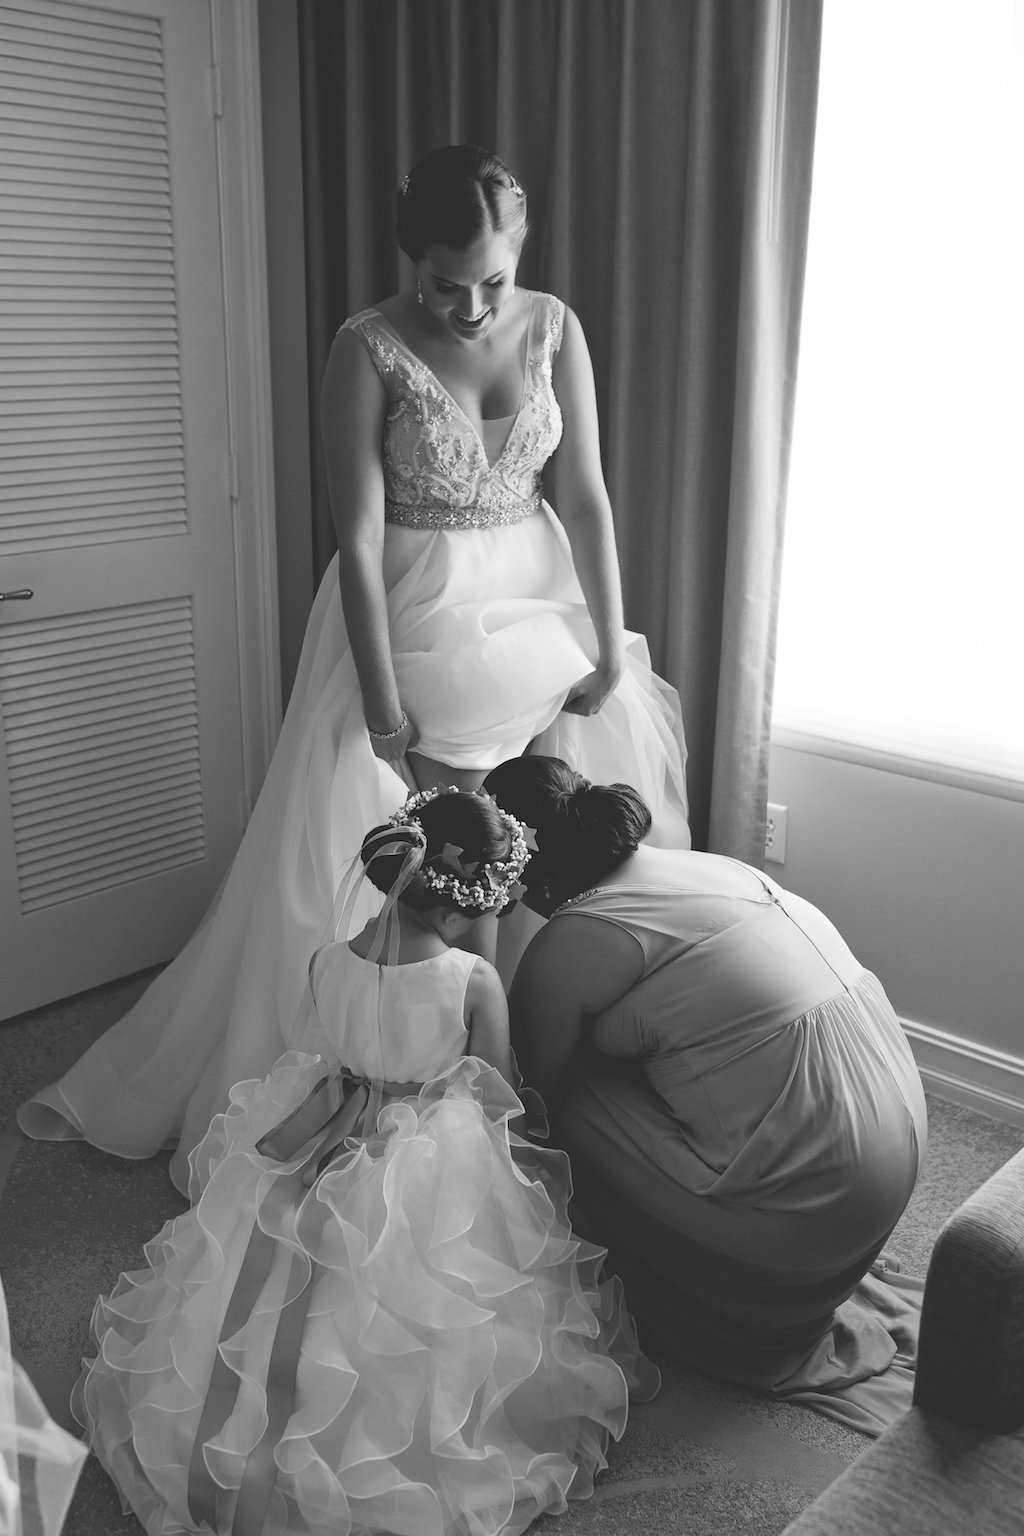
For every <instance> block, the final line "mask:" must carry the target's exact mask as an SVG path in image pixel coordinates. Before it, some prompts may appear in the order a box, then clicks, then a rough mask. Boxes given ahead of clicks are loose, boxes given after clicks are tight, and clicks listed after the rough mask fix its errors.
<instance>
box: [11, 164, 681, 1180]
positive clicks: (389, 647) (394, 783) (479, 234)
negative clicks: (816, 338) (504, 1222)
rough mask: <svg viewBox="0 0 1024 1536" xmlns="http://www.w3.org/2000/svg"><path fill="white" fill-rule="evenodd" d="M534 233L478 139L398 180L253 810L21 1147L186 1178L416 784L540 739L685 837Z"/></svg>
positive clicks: (564, 330) (353, 347)
mask: <svg viewBox="0 0 1024 1536" xmlns="http://www.w3.org/2000/svg"><path fill="white" fill-rule="evenodd" d="M527 229H528V221H527V200H526V196H525V193H524V191H523V189H522V187H521V186H520V185H519V183H518V181H517V180H516V178H515V177H514V176H513V175H512V174H511V172H510V171H509V170H508V169H507V167H505V166H504V165H503V164H502V163H501V161H500V160H498V159H496V158H495V157H494V156H493V155H491V154H489V153H488V152H487V151H485V150H482V149H478V148H475V147H473V146H470V145H449V146H446V147H444V148H441V149H437V150H434V151H432V152H431V153H430V154H428V155H427V156H426V157H425V158H424V159H422V160H421V161H419V162H418V164H417V165H416V166H414V168H413V170H412V171H411V172H410V174H409V176H408V177H407V178H406V180H405V182H404V183H403V185H402V188H401V189H400V191H399V193H398V198H397V235H398V240H399V244H400V245H401V247H402V249H403V250H404V252H405V253H406V255H407V256H408V257H409V258H410V259H411V261H412V263H413V265H414V267H415V271H416V283H415V287H414V288H412V289H411V290H409V291H403V292H401V293H398V294H395V295H394V296H392V297H391V298H388V299H385V300H384V301H383V302H382V303H380V304H379V305H377V306H376V307H375V308H373V309H369V310H365V311H363V312H362V313H360V314H357V315H355V316H353V317H352V318H351V319H349V320H347V321H346V322H345V324H344V325H343V326H342V327H341V330H340V331H339V333H338V335H337V337H336V338H335V342H334V345H333V348H332V351H331V356H330V359H329V361H328V366H327V372H326V377H325V380H324V388H323V401H322V408H323V417H324V428H325V433H324V435H325V439H326V442H327V467H328V477H329V483H330V492H331V503H332V509H333V513H334V519H335V525H336V531H337V539H338V549H339V553H338V556H337V557H336V558H335V560H334V561H332V563H331V565H330V566H329V568H328V570H327V572H326V573H325V576H324V578H323V581H322V583H321V585H320V588H319V591H318V593H317V596H316V599H315V601H314V604H313V608H312V611H311V614H310V618H309V623H308V626H307V631H306V637H305V641H304V645H303V651H302V657H301V660H300V663H299V669H298V674H297V676H296V680H295V684H294V688H293V691H292V695H291V700H290V702H289V706H288V710H287V713H286V716H285V720H284V724H283V727H282V731H281V736H280V739H279V741H278V744H277V747H276V750H275V753H274V758H273V761H272V763H271V766H270V770H269V772H268V775H267V779H266V782H265V784H264V787H263V789H262V791H261V794H260V797H259V800H258V802H257V805H256V808H255V811H254V813H253V816H252V818H251V821H250V823H249V826H248V827H247V829H246V832H245V836H244V837H243V839H242V843H241V845H240V847H239V850H238V853H237V854H236V856H235V859H234V862H233V864H232V866H231V868H230V870H229V871H228V874H227V876H226V878H225V880H224V883H223V885H222V887H221V890H220V892H219V893H218V896H217V898H216V899H215V901H214V903H213V905H212V906H211V908H210V910H209V911H208V913H207V915H206V917H205V918H204V919H203V922H202V923H201V924H200V927H199V929H198V930H197V932H196V933H195V934H194V935H193V937H192V938H191V939H190V941H189V942H188V944H187V945H186V947H185V949H184V950H183V951H182V952H181V954H180V955H179V956H178V957H177V959H176V960H174V961H173V962H172V963H171V964H170V965H169V966H168V967H167V968H166V969H165V970H164V971H163V972H162V973H161V974H160V975H159V976H158V977H157V979H156V980H155V981H154V982H153V984H152V985H151V986H150V988H149V989H148V991H147V992H146V993H145V994H144V996H143V997H142V998H141V999H140V1001H139V1002H138V1003H137V1004H136V1006H135V1007H134V1008H133V1009H132V1010H131V1011H130V1012H129V1013H128V1014H126V1015H125V1017H124V1018H123V1019H121V1020H120V1021H119V1022H118V1023H116V1024H115V1025H113V1026H112V1027H111V1029H109V1030H108V1031H107V1032H106V1034H105V1035H103V1036H101V1037H100V1039H99V1040H97V1041H96V1042H95V1044H94V1045H93V1046H91V1047H90V1049H89V1050H88V1051H87V1052H86V1053H85V1055H84V1056H82V1057H81V1059H80V1060H79V1061H78V1062H77V1063H76V1064H75V1065H74V1066H73V1067H72V1068H71V1070H70V1071H69V1072H68V1073H67V1074H66V1075H65V1077H63V1078H62V1079H61V1080H60V1082H58V1083H55V1084H52V1085H51V1086H49V1087H48V1088H45V1089H44V1090H42V1092H41V1093H39V1094H38V1095H37V1096H36V1097H35V1098H34V1099H33V1100H32V1101H30V1102H29V1103H28V1104H26V1105H23V1106H22V1108H21V1109H20V1111H19V1114H18V1121H19V1124H20V1126H21V1128H22V1129H23V1130H24V1131H25V1132H26V1133H27V1134H28V1135H30V1136H35V1137H39V1138H50V1139H65V1138H70V1139H80V1138H84V1139H85V1140H87V1141H89V1142H91V1143H93V1144H94V1145H96V1146H99V1147H101V1148H103V1149H105V1150H106V1151H108V1152H112V1153H115V1154H118V1155H120V1156H123V1157H148V1156H151V1155H152V1154H153V1153H155V1152H157V1151H158V1150H159V1149H160V1148H161V1147H164V1146H172V1147H174V1146H176V1148H177V1150H176V1152H175V1155H174V1157H173V1158H172V1163H171V1176H172V1178H173V1179H174V1181H175V1183H176V1184H177V1185H178V1187H179V1188H181V1189H184V1188H186V1186H187V1158H188V1153H189V1151H190V1150H191V1148H192V1147H193V1146H195V1145H196V1143H197V1142H198V1141H199V1140H200V1138H201V1137H202V1136H203V1134H204V1133H205V1131H206V1129H207V1126H208V1125H209V1122H210V1119H211V1117H212V1116H213V1115H214V1114H215V1113H217V1112H219V1111H221V1110H223V1109H224V1108H225V1106H226V1104H227V1102H228V1094H229V1090H230V1089H231V1087H232V1086H233V1085H234V1084H235V1083H236V1082H239V1081H242V1080H244V1079H249V1078H254V1077H262V1076H263V1075H264V1074H265V1073H266V1072H268V1071H269V1070H270V1068H271V1066H272V1065H273V1063H274V1062H275V1061H276V1060H277V1058H278V1056H279V1055H280V1054H281V1052H282V1051H283V1050H284V1049H285V1048H286V1047H287V1045H288V1044H289V1031H290V1029H291V1026H292V1023H293V1020H294V1018H295V1015H296V1012H297V1009H298V1006H299V1002H300V999H301V996H302V992H303V987H304V984H305V980H306V971H307V966H308V963H309V957H310V955H311V954H312V953H313V951H314V950H315V949H316V947H317V945H318V943H319V942H320V938H321V934H322V932H323V930H324V927H325V925H326V923H327V922H328V920H329V917H330V913H331V909H332V904H333V901H334V896H335V891H336V887H337V883H338V875H339V871H340V870H341V869H342V868H344V867H345V865H346V864H347V863H348V862H349V861H350V860H351V858H352V856H353V854H354V853H355V852H356V851H357V849H358V847H359V841H360V837H361V832H362V829H363V828H365V827H366V826H369V825H373V824H374V823H375V822H379V821H381V820H382V819H383V818H385V817H386V816H387V815H389V814H390V813H391V812H392V811H393V810H395V808H396V807H397V806H398V805H400V804H401V803H402V802H403V801H404V799H405V797H406V795H407V794H408V792H409V791H410V790H411V789H423V788H427V787H430V786H433V785H435V784H437V783H447V784H454V785H456V786H458V787H460V788H463V789H474V788H476V787H478V786H479V785H480V783H481V782H482V780H483V778H484V776H485V774H486V773H487V772H488V771H489V770H490V769H491V768H493V767H494V766H495V765H496V764H497V763H499V762H502V761H504V760H506V759H508V758H510V757H515V756H517V755H519V754H521V753H522V752H524V751H525V750H526V749H527V748H531V749H532V750H535V751H541V752H544V753H548V754H551V755H556V756H559V757H561V758H563V759H565V760H566V761H568V762H570V763H572V764H573V765H574V766H576V767H578V768H579V769H580V770H581V771H583V772H585V773H586V774H587V775H588V776H589V777H591V778H594V779H597V780H604V781H608V780H625V781H628V782H629V783H631V784H633V785H634V786H635V787H636V788H637V789H638V790H639V791H640V792H641V793H642V794H643V796H644V798H645V799H646V800H647V801H648V803H649V804H650V805H651V806H652V809H653V812H654V833H653V836H654V839H655V840H656V841H658V842H665V843H667V844H668V845H670V846H675V847H679V846H688V844H689V836H688V833H687V829H686V790H685V780H684V774H683V762H684V749H683V735H682V725H681V721H680V718H679V706H678V700H677V698H676V695H675V692H674V690H672V689H671V688H670V687H669V686H668V685H667V684H665V683H664V682H662V680H661V679H660V678H658V677H656V676H655V675H654V674H653V673H652V671H651V668H650V659H649V655H648V650H647V645H646V642H645V641H644V639H643V637H642V636H640V635H636V634H631V633H629V632H628V631H625V630H624V628H623V619H622V604H621V596H620V589H619V577H618V566H617V558H616V552H615V538H614V531H613V524H612V513H611V506H610V503H609V499H608V493H607V490H606V487H605V483H604V477H603V473H602V469H601V461H600V450H599V441H598V420H597V408H596V401H595V393H594V382H593V372H592V368H591V363H590V356H589V352H588V350H587V345H586V341H585V338H584V335H583V331H582V328H581V326H580V323H579V321H578V320H577V318H576V316H575V315H574V314H573V313H572V311H571V310H570V309H568V308H567V307H566V306H565V305H564V304H563V303H562V302H561V301H560V300H558V299H557V298H554V297H553V296H551V295H549V294H544V293H535V292H530V291H528V290H524V289H522V288H520V287H518V286H517V283H516V273H517V267H518V263H519V257H520V253H521V251H522V247H523V242H524V240H525V238H526V235H527ZM494 941H495V933H494V927H493V924H492V925H491V932H490V935H489V936H488V937H486V938H485V939H484V941H483V943H482V945H481V947H482V948H484V949H485V951H486V950H487V949H490V952H491V953H492V954H493V950H494Z"/></svg>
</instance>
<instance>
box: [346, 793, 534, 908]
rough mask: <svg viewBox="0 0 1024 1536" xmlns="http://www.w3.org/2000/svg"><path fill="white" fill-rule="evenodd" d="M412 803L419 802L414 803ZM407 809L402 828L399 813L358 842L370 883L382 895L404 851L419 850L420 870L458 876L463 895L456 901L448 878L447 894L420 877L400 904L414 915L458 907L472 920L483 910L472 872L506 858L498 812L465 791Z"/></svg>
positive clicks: (508, 848) (486, 799)
mask: <svg viewBox="0 0 1024 1536" xmlns="http://www.w3.org/2000/svg"><path fill="white" fill-rule="evenodd" d="M417 801H421V802H422V803H419V804H417V803H416V802H417ZM408 803H409V804H410V805H412V806H414V815H410V817H409V820H408V822H407V823H403V822H402V821H401V819H400V813H397V812H396V814H395V816H394V817H393V818H392V819H391V820H390V821H387V822H384V823H383V825H381V826H379V827H374V828H373V830H372V831H370V832H368V833H367V834H366V836H365V837H364V839H363V844H362V847H361V849H360V851H359V855H360V858H361V859H362V862H363V866H364V868H365V869H366V874H367V877H368V879H369V880H370V882H371V883H372V884H373V885H375V886H376V887H377V889H378V890H379V891H383V892H384V894H385V895H387V894H388V892H389V891H390V890H391V889H392V887H393V886H394V884H395V882H396V880H398V878H399V875H400V874H401V872H402V867H403V864H404V863H405V859H406V856H407V854H408V852H409V849H410V848H413V847H417V846H418V847H421V848H422V847H423V843H424V840H425V842H426V847H425V848H423V861H422V862H423V867H424V869H425V870H431V869H435V870H436V871H437V872H439V873H442V872H443V873H447V874H449V875H451V874H455V875H461V876H462V879H461V880H460V881H458V885H460V886H464V887H465V889H466V890H467V894H468V896H469V900H468V901H467V902H465V903H463V902H462V901H460V900H459V899H458V896H457V889H458V887H457V886H456V887H455V888H453V882H452V880H451V879H449V880H447V881H446V882H445V883H446V884H447V886H448V889H447V890H442V891H438V890H436V889H434V888H432V887H431V886H430V885H429V884H428V883H427V881H426V880H425V879H424V878H423V876H422V874H421V875H419V876H418V877H416V878H414V879H413V880H411V881H410V883H409V884H408V885H407V886H406V887H405V889H404V890H403V891H402V893H401V898H400V899H401V900H402V901H404V902H405V903H406V904H407V905H408V906H410V907H415V908H416V910H417V911H420V912H425V911H428V910H429V909H431V908H433V907H445V906H448V907H451V906H456V907H459V909H460V910H465V911H468V912H470V913H471V914H472V915H474V916H476V915H479V913H480V912H481V911H483V910H486V908H484V907H482V906H481V905H480V901H479V899H478V900H476V901H474V900H473V876H474V874H475V873H476V871H477V869H478V868H479V869H484V868H486V867H487V866H489V865H499V866H500V865H501V864H503V863H504V861H506V860H508V859H509V857H510V855H511V854H512V851H513V850H512V842H513V839H512V837H511V836H510V833H509V829H508V826H507V823H506V818H504V816H503V813H502V811H501V810H499V808H498V806H497V805H496V804H495V802H494V800H492V799H491V798H490V796H488V795H484V794H473V793H470V792H468V791H466V792H463V791H461V790H460V791H451V792H448V791H442V792H440V793H438V794H436V795H433V796H431V798H429V799H428V798H426V796H415V797H414V799H413V800H412V801H411V802H408Z"/></svg>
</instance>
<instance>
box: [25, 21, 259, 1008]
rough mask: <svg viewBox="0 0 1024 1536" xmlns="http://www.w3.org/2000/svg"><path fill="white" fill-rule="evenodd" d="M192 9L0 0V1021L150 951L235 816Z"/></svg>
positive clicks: (217, 336) (224, 543)
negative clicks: (1, 596) (26, 593)
mask: <svg viewBox="0 0 1024 1536" xmlns="http://www.w3.org/2000/svg"><path fill="white" fill-rule="evenodd" d="M210 47H211V44H210V17H209V6H208V0H104V3H103V4H102V5H92V4H84V3H81V4H80V3H77V0H20V3H13V0H12V3H8V0H0V311H2V335H0V591H3V592H5V593H8V594H10V593H15V594H16V593H18V592H19V591H30V592H31V593H32V596H31V597H30V598H19V597H18V596H13V597H12V596H8V597H6V599H5V600H4V601H2V602H0V745H2V752H0V921H2V925H3V928H2V933H3V950H2V955H0V1017H8V1016H10V1015H11V1014H14V1013H18V1012H21V1011H23V1010H25V1009H28V1008H33V1007H37V1006H39V1005H41V1004H42V1003H45V1002H48V1001H51V1000H53V999H55V998H58V997H64V996H68V995H70V994H71V993H73V992H77V991H80V990H82V989H84V988H88V987H91V986H95V985H97V984H99V983H100V982H102V981H105V980H109V979H110V978H111V977H114V976H119V975H125V974H128V973H130V972H132V971H135V970H139V969H142V968H144V967H146V966H149V965H152V964H155V963H157V962H159V961H161V960H164V959H167V958H168V957H169V956H170V955H171V954H173V953H174V952H175V951H176V950H177V949H178V948H179V947H180V945H181V943H182V942H183V940H184V938H185V937H186V936H187V934H188V933H189V932H190V931H191V929H192V927H193V926H194V925H195V923H196V921H197V920H198V918H199V917H200V916H201V914H202V911H203V909H204V908H205V906H206V904H207V902H208V900H209V898H210V896H211V894H212V892H213V890H214V889H215V888H216V885H217V883H218V881H219V879H220V877H221V875H222V874H223V871H224V869H225V867H226V864H227V862H228V860H229V858H230V855H231V853H232V851H233V849H234V847H235V846H236V844H237V841H238V837H239V834H240V831H241V825H242V815H243V811H242V795H241V783H242V770H241V740H240V718H239V717H240V705H239V681H238V643H237V635H236V627H235V601H234V564H233V541H232V528H231V505H230V501H229V497H228V486H227V463H228V414H227V384H226V376H225V356H224V347H225V343H224V315H223V300H222V271H221V252H220V234H219V231H220V216H219V206H218V188H217V158H216V138H215V121H214V117H213V110H212V100H211V70H210V64H211V53H210Z"/></svg>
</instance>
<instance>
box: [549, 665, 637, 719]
mask: <svg viewBox="0 0 1024 1536" xmlns="http://www.w3.org/2000/svg"><path fill="white" fill-rule="evenodd" d="M621 677H622V667H621V666H620V665H613V664H611V663H602V664H601V665H600V666H597V667H595V668H594V670H593V672H588V673H587V675H586V676H585V677H581V678H580V680H579V682H578V683H574V684H573V686H572V687H571V688H570V689H569V692H568V695H567V696H566V700H565V703H564V704H563V705H562V709H563V710H564V711H565V713H566V714H569V715H596V714H597V712H598V710H599V709H600V708H601V706H602V704H604V702H605V700H606V699H607V698H608V695H609V694H610V693H613V692H614V691H615V689H616V688H617V686H618V683H619V679H620V678H621Z"/></svg>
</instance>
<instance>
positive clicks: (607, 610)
mask: <svg viewBox="0 0 1024 1536" xmlns="http://www.w3.org/2000/svg"><path fill="white" fill-rule="evenodd" d="M552 380H553V383H554V388H555V396H556V398H557V400H558V404H559V407H560V409H561V412H562V422H563V431H562V440H561V442H560V443H559V445H558V447H557V449H556V450H555V452H554V454H553V455H552V457H551V459H550V461H549V463H548V466H547V470H546V472H545V482H546V489H547V491H548V494H549V496H550V499H551V501H552V502H553V504H554V507H555V510H556V512H557V513H558V517H559V520H560V522H561V523H562V526H563V527H564V528H565V531H566V534H567V536H568V539H569V545H570V548H571V549H572V556H573V561H574V563H575V566H576V573H577V575H578V576H579V579H580V586H581V587H582V588H583V595H584V597H585V598H586V600H587V608H588V609H589V611H590V617H591V619H592V620H593V623H594V629H595V630H596V632H597V644H598V663H597V667H596V669H595V670H594V672H592V673H590V674H589V675H588V676H587V677H585V678H581V679H580V681H579V683H578V684H577V685H576V687H575V688H574V689H573V690H572V692H571V693H570V695H569V698H568V699H567V700H566V703H565V706H564V707H565V708H566V709H568V710H571V711H572V712H574V713H576V714H581V715H591V714H594V713H595V711H597V710H598V709H600V707H601V705H602V704H603V703H604V701H605V699H606V698H607V697H608V695H609V693H611V691H612V689H613V688H614V687H615V685H616V683H617V682H618V681H619V678H620V677H621V676H622V655H623V621H622V588H621V583H620V578H619V563H618V556H617V554H616V550H615V527H614V524H613V522H612V509H611V502H610V501H609V499H608V489H607V486H606V485H605V480H604V473H603V471H602V469H601V443H600V436H599V430H598V417H597V396H596V393H595V390H594V370H593V366H592V364H591V361H590V351H589V349H588V347H587V342H586V338H585V336H584V334H583V328H582V326H581V325H580V322H579V320H578V319H577V318H576V316H575V314H574V313H573V312H572V310H571V309H569V308H566V311H565V324H564V327H563V332H562V344H561V346H560V348H559V350H558V352H557V353H556V354H555V358H554V362H553V365H552Z"/></svg>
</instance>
